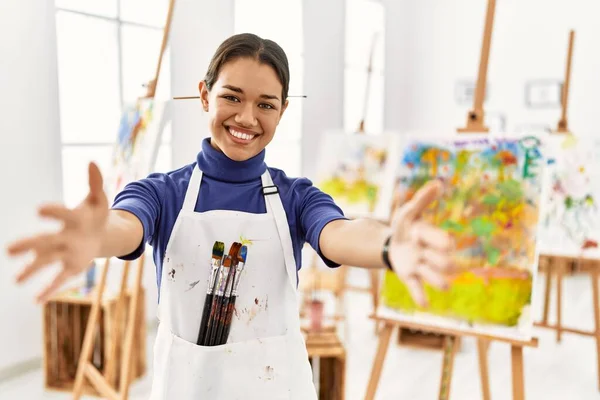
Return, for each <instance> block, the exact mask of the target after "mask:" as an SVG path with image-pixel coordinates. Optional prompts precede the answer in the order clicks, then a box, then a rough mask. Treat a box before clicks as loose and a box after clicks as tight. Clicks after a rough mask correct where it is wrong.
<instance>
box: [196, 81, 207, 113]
mask: <svg viewBox="0 0 600 400" xmlns="http://www.w3.org/2000/svg"><path fill="white" fill-rule="evenodd" d="M198 91H199V92H200V101H201V102H202V108H203V109H204V111H207V112H208V87H207V86H206V82H205V81H200V83H199V84H198Z"/></svg>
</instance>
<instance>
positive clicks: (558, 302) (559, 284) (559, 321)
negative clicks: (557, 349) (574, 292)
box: [556, 260, 565, 342]
mask: <svg viewBox="0 0 600 400" xmlns="http://www.w3.org/2000/svg"><path fill="white" fill-rule="evenodd" d="M564 269H565V263H564V261H563V260H560V262H559V263H558V265H557V268H556V341H557V342H560V341H561V340H562V283H563V274H564Z"/></svg>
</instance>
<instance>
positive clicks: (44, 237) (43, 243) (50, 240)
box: [7, 233, 62, 256]
mask: <svg viewBox="0 0 600 400" xmlns="http://www.w3.org/2000/svg"><path fill="white" fill-rule="evenodd" d="M61 245H62V241H61V239H60V238H59V235H58V234H56V233H43V234H40V235H36V236H32V237H29V238H25V239H21V240H19V241H16V242H14V243H12V244H10V245H9V246H8V248H7V250H8V254H9V255H10V256H17V255H20V254H23V253H26V252H28V251H31V250H36V251H40V252H43V251H44V250H48V249H51V248H55V247H60V246H61Z"/></svg>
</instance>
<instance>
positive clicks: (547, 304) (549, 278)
mask: <svg viewBox="0 0 600 400" xmlns="http://www.w3.org/2000/svg"><path fill="white" fill-rule="evenodd" d="M551 292H552V258H551V257H547V258H546V291H545V292H544V316H543V317H542V324H544V325H546V324H548V312H549V310H550V293H551Z"/></svg>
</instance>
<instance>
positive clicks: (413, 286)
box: [404, 275, 428, 308]
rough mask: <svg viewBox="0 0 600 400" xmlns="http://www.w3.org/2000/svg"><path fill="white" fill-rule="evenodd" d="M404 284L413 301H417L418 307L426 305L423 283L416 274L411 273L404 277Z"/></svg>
mask: <svg viewBox="0 0 600 400" xmlns="http://www.w3.org/2000/svg"><path fill="white" fill-rule="evenodd" d="M404 284H405V285H406V288H407V289H408V291H409V293H410V295H411V297H412V299H413V301H414V302H415V303H417V305H418V306H419V307H423V308H425V307H427V306H428V304H427V298H426V297H425V290H424V289H423V284H422V282H421V280H420V279H419V277H418V276H415V275H411V276H409V277H408V278H405V279H404Z"/></svg>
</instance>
